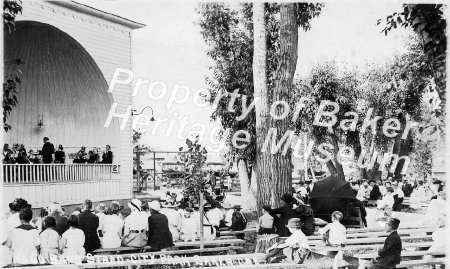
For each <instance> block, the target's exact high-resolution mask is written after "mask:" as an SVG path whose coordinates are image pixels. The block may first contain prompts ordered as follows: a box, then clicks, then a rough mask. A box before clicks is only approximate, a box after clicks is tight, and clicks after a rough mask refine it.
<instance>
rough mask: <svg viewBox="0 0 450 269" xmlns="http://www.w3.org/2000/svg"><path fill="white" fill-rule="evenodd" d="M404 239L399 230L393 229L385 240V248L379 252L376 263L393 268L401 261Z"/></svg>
mask: <svg viewBox="0 0 450 269" xmlns="http://www.w3.org/2000/svg"><path fill="white" fill-rule="evenodd" d="M401 252H402V240H401V239H400V236H399V235H398V233H397V231H393V232H392V233H391V234H390V235H389V236H388V237H387V238H386V241H384V246H383V248H382V249H381V250H380V251H379V252H378V259H377V262H376V265H378V266H381V267H387V268H391V267H394V266H395V265H396V264H399V263H400V258H401Z"/></svg>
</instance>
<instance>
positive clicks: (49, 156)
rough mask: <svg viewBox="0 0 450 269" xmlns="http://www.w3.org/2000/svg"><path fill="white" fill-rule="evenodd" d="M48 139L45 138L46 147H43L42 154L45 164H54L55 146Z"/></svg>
mask: <svg viewBox="0 0 450 269" xmlns="http://www.w3.org/2000/svg"><path fill="white" fill-rule="evenodd" d="M49 140H50V139H49V138H48V137H44V145H43V146H42V150H41V152H40V154H41V155H42V162H43V163H52V162H53V154H54V153H55V146H53V144H52V143H50V142H49Z"/></svg>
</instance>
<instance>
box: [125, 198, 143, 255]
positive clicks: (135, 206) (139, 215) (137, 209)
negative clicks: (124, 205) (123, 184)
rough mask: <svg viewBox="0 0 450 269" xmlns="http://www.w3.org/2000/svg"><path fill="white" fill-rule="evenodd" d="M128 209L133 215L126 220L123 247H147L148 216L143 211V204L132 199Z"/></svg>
mask: <svg viewBox="0 0 450 269" xmlns="http://www.w3.org/2000/svg"><path fill="white" fill-rule="evenodd" d="M128 207H129V208H130V209H131V213H130V215H129V216H128V217H126V219H125V226H124V230H123V238H122V245H124V246H128V247H143V246H145V245H147V231H148V215H147V213H146V212H144V211H141V208H142V202H141V201H140V200H139V199H132V200H131V201H130V202H129V203H128Z"/></svg>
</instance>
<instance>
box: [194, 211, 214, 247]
mask: <svg viewBox="0 0 450 269" xmlns="http://www.w3.org/2000/svg"><path fill="white" fill-rule="evenodd" d="M196 217H197V218H199V217H200V216H199V215H196ZM197 230H198V234H200V221H199V222H198V229H197ZM203 237H204V238H205V240H214V238H216V228H214V226H213V225H212V224H211V222H210V221H209V219H208V218H207V216H206V213H205V212H203Z"/></svg>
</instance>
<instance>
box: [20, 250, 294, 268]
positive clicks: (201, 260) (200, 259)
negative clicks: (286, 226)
mask: <svg viewBox="0 0 450 269" xmlns="http://www.w3.org/2000/svg"><path fill="white" fill-rule="evenodd" d="M147 254H151V253H147ZM114 257H117V255H115V256H114ZM265 258H266V255H265V254H262V253H259V254H255V253H252V254H236V255H218V256H195V257H169V256H165V257H164V258H159V259H153V258H149V259H146V260H120V261H114V262H111V261H109V262H106V261H105V262H91V263H83V264H70V265H61V264H59V265H41V266H26V267H12V268H20V269H57V268H64V269H87V268H111V267H128V268H134V267H136V268H139V267H140V266H148V265H182V266H183V267H185V266H187V267H191V264H194V265H197V266H198V265H200V266H201V267H202V268H203V267H206V266H208V268H211V267H209V266H219V267H218V268H223V266H224V265H228V266H229V267H230V268H235V267H238V266H244V267H242V268H249V267H252V268H254V267H255V268H259V267H256V266H258V265H264V264H261V263H263V262H265ZM242 264H243V265H242ZM267 265H268V266H269V267H262V268H277V267H274V266H271V265H270V264H267ZM212 268H216V267H212ZM283 268H285V267H283ZM291 268H292V267H291Z"/></svg>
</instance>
